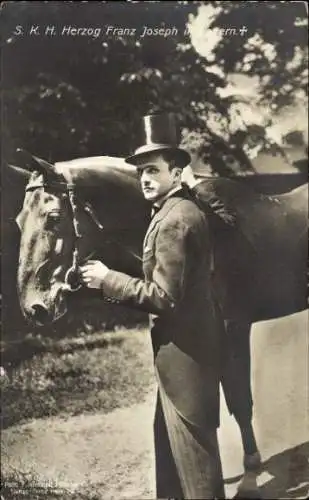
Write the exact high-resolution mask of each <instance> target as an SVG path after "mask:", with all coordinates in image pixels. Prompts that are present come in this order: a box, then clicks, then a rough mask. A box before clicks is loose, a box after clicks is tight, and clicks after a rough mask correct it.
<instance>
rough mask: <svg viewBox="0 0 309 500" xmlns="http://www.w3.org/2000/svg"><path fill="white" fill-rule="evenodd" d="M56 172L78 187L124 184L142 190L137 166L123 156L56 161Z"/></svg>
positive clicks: (135, 189)
mask: <svg viewBox="0 0 309 500" xmlns="http://www.w3.org/2000/svg"><path fill="white" fill-rule="evenodd" d="M55 168H56V172H57V173H59V174H60V175H63V176H64V178H65V179H66V181H67V182H69V183H71V184H73V185H75V186H76V187H77V188H80V187H82V188H85V187H89V188H91V187H94V186H99V185H102V186H104V185H110V184H111V185H113V186H124V187H128V188H129V189H131V190H134V191H137V192H139V191H140V186H139V182H138V178H137V172H136V168H135V167H133V165H129V164H128V163H126V162H125V161H124V159H123V158H119V157H113V156H93V157H89V158H77V159H75V160H70V161H63V162H58V163H55Z"/></svg>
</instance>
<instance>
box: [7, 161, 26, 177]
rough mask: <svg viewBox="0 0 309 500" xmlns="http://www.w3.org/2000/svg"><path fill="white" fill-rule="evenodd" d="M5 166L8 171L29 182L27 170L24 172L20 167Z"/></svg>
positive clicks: (8, 164)
mask: <svg viewBox="0 0 309 500" xmlns="http://www.w3.org/2000/svg"><path fill="white" fill-rule="evenodd" d="M6 165H7V167H8V168H9V169H11V170H14V172H16V173H17V174H19V175H22V176H23V177H24V178H26V179H27V180H29V178H30V172H29V171H28V170H25V169H24V168H21V167H17V166H16V165H11V164H10V163H7V164H6Z"/></svg>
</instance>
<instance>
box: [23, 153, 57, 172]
mask: <svg viewBox="0 0 309 500" xmlns="http://www.w3.org/2000/svg"><path fill="white" fill-rule="evenodd" d="M16 152H17V153H21V154H22V156H23V157H24V158H25V160H27V163H26V165H25V168H26V169H27V170H30V171H32V170H38V171H39V172H41V173H42V174H46V175H55V174H56V171H55V166H54V165H53V164H52V163H49V162H47V161H46V160H43V159H42V158H39V157H38V156H35V155H33V154H32V153H29V152H28V151H26V150H25V149H21V148H18V149H17V150H16Z"/></svg>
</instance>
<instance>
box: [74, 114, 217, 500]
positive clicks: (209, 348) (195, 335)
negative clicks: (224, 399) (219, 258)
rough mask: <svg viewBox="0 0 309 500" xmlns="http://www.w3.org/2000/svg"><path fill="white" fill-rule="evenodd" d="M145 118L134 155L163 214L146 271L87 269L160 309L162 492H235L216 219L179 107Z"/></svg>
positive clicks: (116, 290) (105, 286) (148, 241)
mask: <svg viewBox="0 0 309 500" xmlns="http://www.w3.org/2000/svg"><path fill="white" fill-rule="evenodd" d="M143 124H144V133H145V139H144V141H143V145H142V146H141V147H139V148H138V149H137V150H136V152H135V154H134V155H133V156H131V157H129V158H128V159H127V161H128V163H130V164H134V165H135V166H136V167H137V169H138V172H139V175H140V181H141V187H142V190H143V193H144V196H145V198H146V199H147V200H149V202H151V203H152V206H153V211H154V212H155V214H154V215H153V218H152V220H151V223H150V226H149V229H148V231H147V234H146V236H145V239H144V246H143V272H144V279H137V278H133V277H131V276H128V275H126V274H124V273H121V272H117V271H114V270H111V269H108V268H107V267H106V266H105V265H104V264H103V263H101V262H98V261H90V262H88V263H87V264H86V265H85V266H83V267H82V268H81V272H82V277H83V280H84V282H85V283H86V284H87V285H88V286H89V287H97V288H101V290H102V296H104V297H109V298H112V299H113V301H116V302H117V303H119V304H122V305H127V306H131V307H134V308H138V309H140V310H144V311H147V312H148V313H149V314H150V326H151V336H152V344H153V354H154V365H155V373H156V376H157V381H158V395H157V406H156V412H155V421H154V439H155V453H156V483H157V497H158V498H186V499H208V498H211V499H215V498H225V496H224V485H223V477H222V467H221V460H220V455H219V448H218V441H217V428H218V427H219V383H220V369H221V368H220V361H221V359H220V356H221V334H222V328H223V323H222V321H221V319H220V317H219V316H217V313H216V310H215V306H214V301H213V296H212V289H211V286H210V273H211V244H210V238H209V230H208V222H207V217H206V216H205V214H204V213H203V212H202V211H201V210H200V209H199V208H198V206H197V205H196V204H195V203H194V202H193V201H192V200H191V197H190V194H189V192H188V191H187V190H185V189H184V188H183V187H182V184H181V172H182V169H183V168H184V167H185V166H186V165H187V164H188V163H189V162H190V156H189V155H188V153H186V152H185V151H184V150H182V149H180V148H179V147H178V140H177V134H176V127H175V122H174V119H173V115H171V114H170V115H157V116H156V115H153V116H146V117H144V119H143Z"/></svg>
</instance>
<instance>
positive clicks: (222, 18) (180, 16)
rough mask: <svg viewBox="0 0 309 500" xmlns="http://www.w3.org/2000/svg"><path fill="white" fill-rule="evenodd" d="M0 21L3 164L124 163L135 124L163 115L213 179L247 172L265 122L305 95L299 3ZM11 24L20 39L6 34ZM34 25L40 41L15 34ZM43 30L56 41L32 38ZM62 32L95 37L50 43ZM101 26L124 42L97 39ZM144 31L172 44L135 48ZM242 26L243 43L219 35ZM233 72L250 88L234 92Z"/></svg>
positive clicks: (152, 39) (146, 40) (111, 8)
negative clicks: (30, 157) (163, 30)
mask: <svg viewBox="0 0 309 500" xmlns="http://www.w3.org/2000/svg"><path fill="white" fill-rule="evenodd" d="M43 4H44V5H43ZM3 10H4V12H3V16H2V17H3V18H4V19H2V21H3V22H5V24H6V29H5V34H6V36H5V39H4V44H5V50H4V56H3V57H4V64H3V69H4V105H5V110H6V112H5V117H6V118H5V119H6V127H5V131H6V134H7V139H8V144H9V146H8V148H7V154H8V155H9V156H10V158H12V157H13V158H14V150H15V148H16V147H18V146H24V147H25V148H26V149H30V150H32V151H34V152H36V153H38V154H41V155H42V156H44V157H46V158H47V159H50V160H63V159H66V158H71V157H76V156H88V155H90V156H91V155H96V154H111V155H120V156H121V155H126V154H128V153H129V152H131V150H132V149H133V148H134V145H136V144H137V142H138V123H139V118H140V116H141V115H143V114H146V113H148V112H155V111H157V110H162V109H164V110H173V111H175V112H176V114H177V115H178V117H179V121H180V124H181V126H182V127H185V129H186V131H185V132H186V133H185V137H184V141H185V144H186V145H187V146H188V147H189V149H191V144H192V143H195V144H199V145H200V147H199V148H198V151H199V152H204V154H206V153H207V154H206V158H207V159H208V160H209V161H210V163H211V165H212V166H215V167H216V168H217V169H219V170H220V167H222V168H224V165H223V162H222V159H221V161H220V157H221V156H222V154H223V156H224V158H225V159H229V158H230V157H231V156H232V157H234V161H235V157H236V160H237V161H238V164H237V168H238V169H239V168H245V169H246V170H250V167H251V163H250V158H252V156H254V155H255V154H256V152H257V150H256V147H257V142H260V143H261V146H260V148H261V147H265V146H266V145H267V144H268V143H270V144H273V143H274V142H275V139H274V137H273V136H271V133H270V125H271V122H272V115H273V114H274V113H277V112H280V110H282V108H284V107H285V106H288V105H294V104H295V100H297V99H300V100H304V99H305V98H306V96H307V78H308V75H307V70H306V66H307V64H306V63H307V36H306V28H307V26H306V21H307V16H306V11H305V8H304V6H302V4H301V2H292V3H291V2H265V3H264V4H263V3H260V2H237V1H236V2H235V1H233V2H167V3H164V4H163V3H162V2H127V3H124V2H122V3H118V4H117V3H116V4H115V3H114V2H95V3H92V2H82V3H79V4H74V5H73V4H72V2H65V3H61V2H40V3H36V4H31V7H30V5H29V2H20V3H13V4H11V5H10V4H8V5H7V6H6V9H3ZM17 25H22V27H23V30H24V32H25V34H24V35H22V36H18V35H14V31H16V28H15V27H16V26H17ZM36 25H39V27H40V30H41V33H42V34H41V35H39V36H35V35H32V36H30V35H29V34H27V33H29V30H31V26H36ZM52 26H54V27H55V30H56V32H57V34H56V35H55V36H52V35H44V34H43V33H44V32H45V31H44V30H45V29H46V27H52ZM68 26H77V27H78V26H80V27H81V26H83V27H90V28H92V31H93V32H94V30H95V29H99V30H101V32H100V35H99V36H97V37H95V36H94V34H93V35H92V36H69V35H65V34H61V33H62V30H63V28H64V27H68ZM108 26H113V27H119V26H122V27H126V28H127V29H136V32H135V34H134V35H132V36H131V35H128V34H126V35H123V36H121V35H119V34H118V32H117V35H116V34H114V33H113V34H110V33H109V34H106V31H107V27H108ZM144 26H147V27H148V28H155V27H157V26H159V27H160V26H163V27H164V26H165V27H167V28H169V27H171V28H172V27H174V28H176V29H177V34H176V35H171V36H166V37H162V36H144V37H142V33H143V27H144ZM187 26H188V27H187ZM242 26H245V28H246V32H245V33H243V34H240V33H239V31H237V34H235V35H227V34H224V33H225V32H224V33H223V34H222V32H220V29H221V30H222V28H223V29H226V27H229V29H231V27H232V28H233V29H236V30H239V29H240V28H241V27H242ZM273 26H277V27H278V29H273ZM235 73H236V74H238V75H239V74H240V75H243V76H245V77H250V78H252V77H253V78H255V79H256V80H257V82H255V84H253V83H252V82H250V81H249V83H248V80H245V81H244V85H245V88H241V86H239V84H237V85H236V87H235V85H233V78H234V75H235ZM249 85H250V87H251V88H248V86H249ZM244 91H245V95H244ZM255 92H256V95H254V94H255ZM252 100H253V105H254V106H253V111H252V112H251V113H248V110H250V105H251V104H252ZM260 106H264V107H263V108H262V109H261V108H260ZM265 131H266V132H269V133H266V134H265ZM193 146H194V144H192V147H193ZM260 148H259V149H260Z"/></svg>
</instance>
